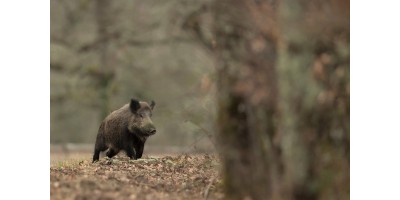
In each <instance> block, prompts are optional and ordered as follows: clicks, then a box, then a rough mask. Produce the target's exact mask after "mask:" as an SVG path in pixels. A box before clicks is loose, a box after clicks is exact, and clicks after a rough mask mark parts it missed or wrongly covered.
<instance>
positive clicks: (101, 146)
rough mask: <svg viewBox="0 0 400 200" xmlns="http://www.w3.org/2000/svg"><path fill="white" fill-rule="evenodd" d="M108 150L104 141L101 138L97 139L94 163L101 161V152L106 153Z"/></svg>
mask: <svg viewBox="0 0 400 200" xmlns="http://www.w3.org/2000/svg"><path fill="white" fill-rule="evenodd" d="M106 149H107V147H106V145H104V141H103V140H102V139H101V138H99V137H98V138H97V139H96V144H95V146H94V154H93V161H92V162H96V161H98V160H99V157H100V152H101V151H105V150H106Z"/></svg>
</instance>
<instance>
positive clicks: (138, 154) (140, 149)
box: [135, 142, 144, 159]
mask: <svg viewBox="0 0 400 200" xmlns="http://www.w3.org/2000/svg"><path fill="white" fill-rule="evenodd" d="M143 148H144V142H136V145H135V151H136V156H135V159H139V158H141V157H142V154H143Z"/></svg>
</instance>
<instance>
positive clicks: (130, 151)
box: [125, 145, 135, 159]
mask: <svg viewBox="0 0 400 200" xmlns="http://www.w3.org/2000/svg"><path fill="white" fill-rule="evenodd" d="M125 152H126V155H127V156H128V157H129V158H130V159H135V158H134V155H135V152H134V151H133V145H132V146H127V147H125Z"/></svg>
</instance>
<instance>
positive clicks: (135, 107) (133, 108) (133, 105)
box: [129, 99, 140, 113]
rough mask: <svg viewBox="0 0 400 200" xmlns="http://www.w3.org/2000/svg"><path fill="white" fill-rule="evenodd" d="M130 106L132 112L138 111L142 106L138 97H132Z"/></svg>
mask: <svg viewBox="0 0 400 200" xmlns="http://www.w3.org/2000/svg"><path fill="white" fill-rule="evenodd" d="M129 108H130V109H131V112H132V113H136V111H137V110H138V109H139V108H140V103H139V101H138V100H136V99H131V103H130V104H129Z"/></svg>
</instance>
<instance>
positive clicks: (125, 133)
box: [93, 99, 156, 162]
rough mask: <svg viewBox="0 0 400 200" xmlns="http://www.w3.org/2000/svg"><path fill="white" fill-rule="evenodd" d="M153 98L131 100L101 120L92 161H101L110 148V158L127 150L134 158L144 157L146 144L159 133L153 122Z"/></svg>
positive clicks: (128, 154)
mask: <svg viewBox="0 0 400 200" xmlns="http://www.w3.org/2000/svg"><path fill="white" fill-rule="evenodd" d="M154 106H155V103H154V101H151V103H150V104H148V103H147V102H142V101H141V102H139V101H138V100H135V99H131V102H130V103H129V104H125V105H124V106H122V107H121V108H120V109H118V110H116V111H114V112H112V113H111V114H109V115H108V116H107V117H106V118H105V119H104V120H103V122H102V123H101V125H100V128H99V132H98V134H97V138H96V144H95V147H94V155H93V162H96V161H98V160H99V155H100V152H101V151H105V150H107V149H108V151H107V153H106V155H107V156H108V157H109V158H112V157H113V156H115V155H117V154H118V152H120V151H121V150H124V151H125V152H126V154H127V156H128V157H129V158H131V159H135V160H136V159H138V158H141V157H142V154H143V148H144V143H145V142H146V140H147V138H148V137H149V136H150V135H153V134H155V133H156V128H155V126H154V124H153V122H152V121H151V116H152V111H153V108H154Z"/></svg>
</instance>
